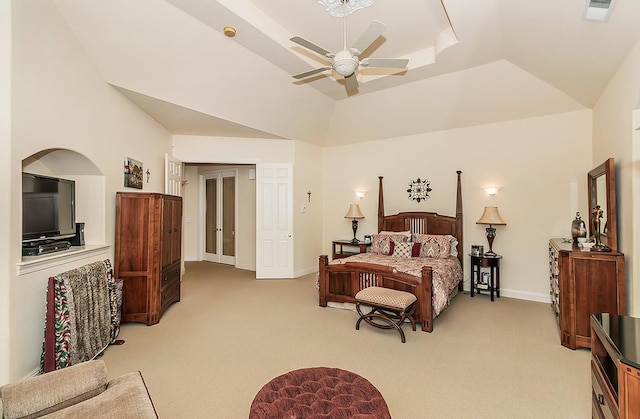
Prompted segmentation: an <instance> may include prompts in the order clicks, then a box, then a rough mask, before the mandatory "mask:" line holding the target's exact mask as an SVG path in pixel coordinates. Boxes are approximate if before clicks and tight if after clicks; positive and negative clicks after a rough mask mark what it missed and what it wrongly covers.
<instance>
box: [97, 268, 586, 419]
mask: <svg viewBox="0 0 640 419" xmlns="http://www.w3.org/2000/svg"><path fill="white" fill-rule="evenodd" d="M357 318H358V316H357V313H355V312H351V311H349V310H340V309H334V308H323V307H319V306H318V294H317V292H316V290H315V274H314V275H307V276H305V277H302V278H297V279H294V280H256V279H255V276H254V273H253V272H250V271H243V270H239V269H234V268H233V267H229V266H225V265H218V264H213V263H209V262H188V263H186V273H185V275H184V276H183V283H182V301H181V302H179V303H176V304H173V305H172V306H171V307H170V308H169V309H168V310H167V311H166V312H165V314H164V315H163V317H162V319H161V320H160V323H159V324H157V325H155V326H150V327H148V326H145V325H141V324H134V323H128V324H124V325H123V326H122V331H121V333H120V336H119V337H120V338H121V339H124V340H125V341H126V343H125V344H124V345H122V346H111V347H109V348H108V349H107V351H106V352H105V354H104V356H103V359H104V360H105V361H106V363H107V368H108V372H109V376H110V378H112V377H115V376H118V375H121V374H124V373H126V372H129V371H134V370H140V371H142V374H143V376H144V379H145V381H146V383H147V385H148V387H149V392H150V393H151V396H152V398H153V401H154V403H155V405H156V408H157V409H158V413H159V415H160V417H161V418H172V419H179V418H225V419H227V418H231V419H235V418H247V417H248V413H249V407H250V405H251V402H252V400H253V397H254V396H255V394H256V393H257V392H258V391H259V390H260V388H261V387H262V386H263V385H264V384H265V383H267V382H268V381H269V380H271V379H272V378H273V377H276V376H278V375H281V374H284V373H286V372H288V371H291V370H295V369H298V368H307V367H314V366H324V367H337V368H341V369H344V370H348V371H352V372H354V373H356V374H359V375H361V376H363V377H365V378H366V379H367V380H369V381H370V382H371V383H372V384H373V385H374V386H376V388H378V390H380V392H381V393H382V395H383V396H384V398H385V400H386V401H387V404H388V406H389V410H390V412H391V415H392V417H393V418H394V419H405V418H406V419H414V418H536V419H537V418H590V417H591V404H590V403H591V384H590V370H589V360H590V353H589V351H588V350H585V349H580V350H577V351H572V350H570V349H567V348H564V347H563V346H561V345H560V338H559V332H558V327H557V324H556V322H555V319H554V316H553V313H552V311H551V308H550V307H549V305H548V304H542V303H535V302H528V301H522V300H515V299H509V298H504V297H503V298H500V299H498V300H496V301H495V302H493V303H492V302H490V301H489V298H488V297H487V296H480V297H478V296H476V297H474V298H471V297H470V296H469V295H467V294H461V295H458V296H457V297H456V298H455V299H454V300H453V301H452V303H451V306H450V307H449V308H448V309H447V310H445V311H444V312H443V314H442V315H441V316H440V317H438V318H437V319H436V320H435V321H434V331H433V333H424V332H421V331H416V332H412V331H411V327H410V325H408V324H407V325H405V326H404V330H405V333H406V336H407V342H406V343H404V344H403V343H401V342H400V336H399V335H398V333H397V332H396V331H392V330H381V329H376V328H373V327H371V326H369V325H367V324H365V323H363V324H361V326H360V330H359V331H356V330H355V322H356V320H357Z"/></svg>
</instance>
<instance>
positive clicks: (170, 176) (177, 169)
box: [164, 153, 182, 196]
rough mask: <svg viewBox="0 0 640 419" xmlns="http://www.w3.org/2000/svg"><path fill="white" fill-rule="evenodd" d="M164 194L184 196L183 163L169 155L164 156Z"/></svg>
mask: <svg viewBox="0 0 640 419" xmlns="http://www.w3.org/2000/svg"><path fill="white" fill-rule="evenodd" d="M164 193H165V194H167V195H177V196H182V162H181V161H180V160H178V159H176V158H175V157H172V156H169V154H167V153H165V155H164Z"/></svg>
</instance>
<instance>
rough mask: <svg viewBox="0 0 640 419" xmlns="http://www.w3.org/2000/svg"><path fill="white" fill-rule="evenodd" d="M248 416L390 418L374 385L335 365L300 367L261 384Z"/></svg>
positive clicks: (266, 418) (271, 418) (268, 418)
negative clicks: (332, 366) (329, 366)
mask: <svg viewBox="0 0 640 419" xmlns="http://www.w3.org/2000/svg"><path fill="white" fill-rule="evenodd" d="M249 418H250V419H276V418H277V419H281V418H296V419H297V418H305V419H319V418H358V419H374V418H375V419H378V418H385V419H390V418H391V415H390V414H389V408H388V407H387V403H386V402H385V401H384V398H383V397H382V395H381V394H380V392H379V391H378V389H377V388H375V387H374V386H373V384H371V383H370V382H369V381H367V380H366V379H365V378H362V377H361V376H359V375H358V374H354V373H352V372H349V371H345V370H341V369H339V368H327V367H315V368H303V369H299V370H295V371H290V372H288V373H286V374H283V375H280V376H278V377H276V378H274V379H273V380H271V381H269V382H268V383H267V384H265V385H264V386H263V387H262V389H260V391H259V392H258V393H257V394H256V396H255V398H254V399H253V403H251V411H250V413H249Z"/></svg>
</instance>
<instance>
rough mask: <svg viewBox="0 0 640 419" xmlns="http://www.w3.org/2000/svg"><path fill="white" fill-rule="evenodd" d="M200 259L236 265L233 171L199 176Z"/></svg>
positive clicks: (234, 181) (235, 194) (234, 183)
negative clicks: (200, 215)
mask: <svg viewBox="0 0 640 419" xmlns="http://www.w3.org/2000/svg"><path fill="white" fill-rule="evenodd" d="M201 184H202V186H203V187H202V190H201V194H200V202H202V203H203V210H202V219H201V223H200V225H201V226H203V230H204V234H203V235H202V236H203V237H202V238H203V241H204V243H203V249H204V253H203V257H202V259H203V260H208V261H210V262H218V263H225V264H228V265H235V263H236V257H235V256H236V219H237V217H236V196H237V193H236V191H237V188H236V171H235V170H227V171H221V172H212V173H209V174H205V175H202V182H201Z"/></svg>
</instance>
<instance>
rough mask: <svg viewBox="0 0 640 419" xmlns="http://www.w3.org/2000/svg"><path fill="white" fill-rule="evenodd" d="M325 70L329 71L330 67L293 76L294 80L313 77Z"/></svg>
mask: <svg viewBox="0 0 640 419" xmlns="http://www.w3.org/2000/svg"><path fill="white" fill-rule="evenodd" d="M325 70H331V67H320V68H316V69H314V70H310V71H305V72H304V73H300V74H296V75H294V76H293V78H294V79H298V80H300V79H304V78H305V77H309V76H313V75H314V74H318V73H322V72H323V71H325Z"/></svg>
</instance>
